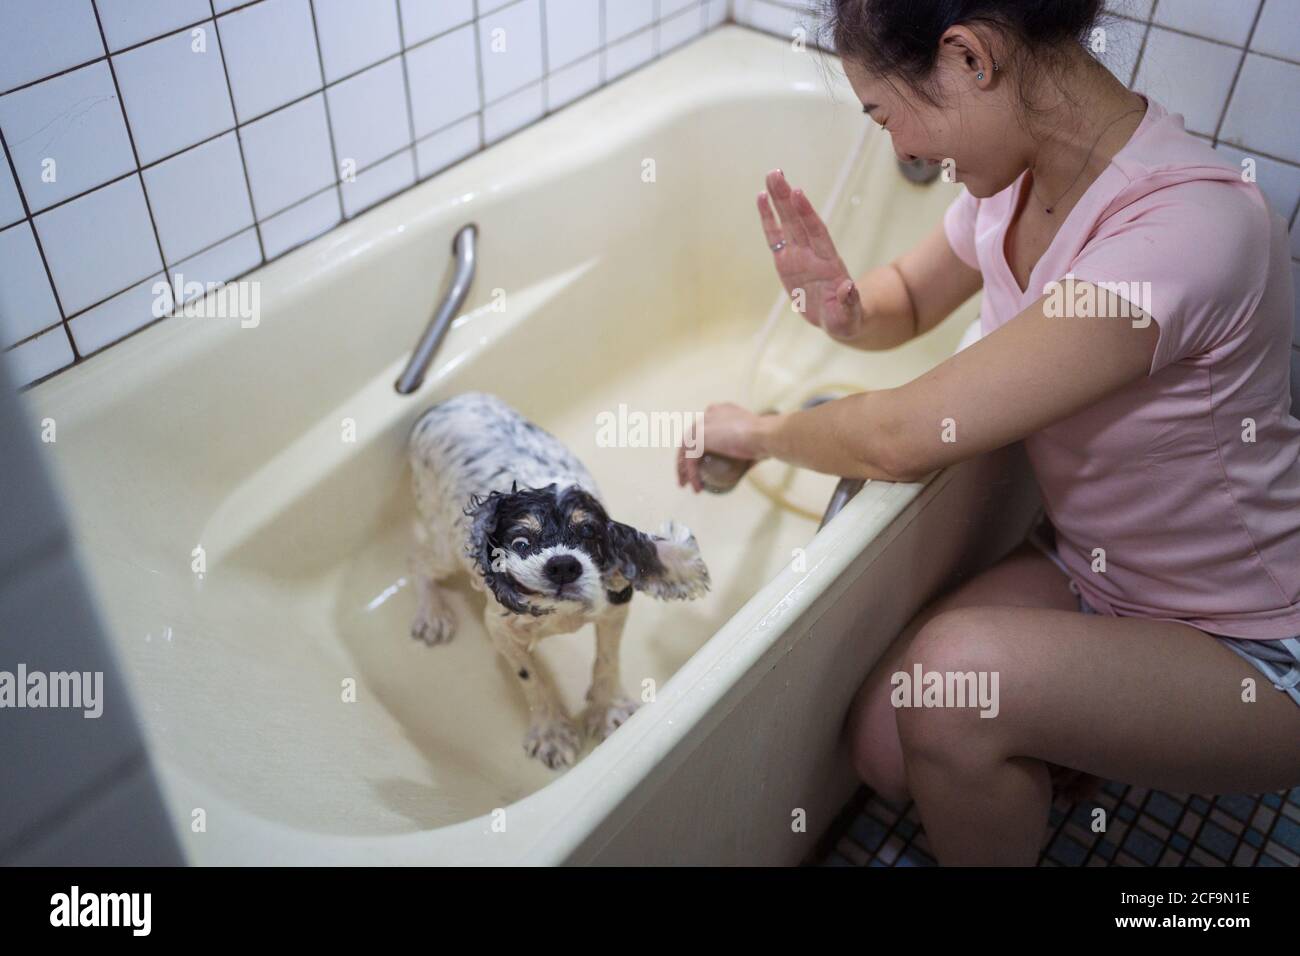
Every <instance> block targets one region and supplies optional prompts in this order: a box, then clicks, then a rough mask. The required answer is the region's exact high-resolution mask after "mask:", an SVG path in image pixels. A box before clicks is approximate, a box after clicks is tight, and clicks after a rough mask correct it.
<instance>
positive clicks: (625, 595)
mask: <svg viewBox="0 0 1300 956" xmlns="http://www.w3.org/2000/svg"><path fill="white" fill-rule="evenodd" d="M605 596H606V597H607V598H609V603H610V604H626V603H627V602H628V601H630V600H632V585H630V584H629V585H628V586H627V587H625V588H624V589H623V590H621V591H611V590H609V589H608V588H606V589H605Z"/></svg>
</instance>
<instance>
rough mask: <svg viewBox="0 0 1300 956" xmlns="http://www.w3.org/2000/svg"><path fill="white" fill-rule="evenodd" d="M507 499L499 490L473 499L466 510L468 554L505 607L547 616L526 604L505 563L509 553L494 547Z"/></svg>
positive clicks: (485, 582)
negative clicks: (468, 523)
mask: <svg viewBox="0 0 1300 956" xmlns="http://www.w3.org/2000/svg"><path fill="white" fill-rule="evenodd" d="M505 497H506V496H505V495H504V494H502V493H501V492H499V491H490V492H488V493H487V495H472V496H471V497H470V499H469V507H467V508H466V509H465V514H466V515H468V516H469V517H470V519H471V521H470V531H469V541H468V542H466V545H465V552H466V553H467V554H468V555H469V557H470V560H471V561H473V562H474V566H475V567H476V568H477V569H478V573H479V574H480V575H481V576H482V578H483V583H484V584H485V585H486V586H487V587H488V589H489V590H490V591H491V592H492V595H493V596H494V597H495V598H496V599H497V600H498V601H499V602H501V604H502V606H504V607H506V608H509V609H510V610H511V611H514V612H515V613H516V614H543V613H545V611H544V610H543V609H540V608H534V607H532V606H531V605H529V604H528V603H526V602H525V601H524V599H523V597H522V595H520V594H519V592H518V591H516V590H515V587H514V585H513V584H512V583H511V580H510V576H509V575H508V574H507V573H506V570H505V567H504V564H503V562H504V560H505V552H504V550H501V549H497V548H496V547H494V546H493V544H492V538H493V535H494V534H495V533H496V530H497V519H498V517H499V512H500V510H501V502H502V501H503V500H505Z"/></svg>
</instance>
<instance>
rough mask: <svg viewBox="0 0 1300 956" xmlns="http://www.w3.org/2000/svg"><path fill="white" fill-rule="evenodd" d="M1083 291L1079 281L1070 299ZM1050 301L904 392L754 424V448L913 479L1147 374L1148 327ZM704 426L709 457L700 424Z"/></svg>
mask: <svg viewBox="0 0 1300 956" xmlns="http://www.w3.org/2000/svg"><path fill="white" fill-rule="evenodd" d="M1087 285H1089V284H1088V283H1081V282H1076V283H1075V292H1076V294H1078V293H1079V290H1081V289H1084V288H1085V286H1087ZM1097 294H1098V296H1099V299H1100V300H1101V301H1106V300H1107V298H1108V297H1107V296H1106V294H1105V293H1102V292H1100V291H1099V292H1098V293H1097ZM1046 301H1047V298H1046V297H1044V298H1042V299H1039V300H1038V301H1037V302H1035V303H1034V304H1033V305H1032V306H1030V307H1029V308H1028V309H1026V310H1025V311H1024V312H1022V313H1020V314H1019V315H1017V316H1016V317H1015V318H1014V319H1012V320H1011V321H1009V322H1007V323H1006V324H1005V325H1003V326H1002V327H1000V328H999V329H997V330H996V331H995V332H993V333H992V334H991V335H988V336H986V337H985V338H983V339H981V340H980V341H979V342H976V343H975V344H974V345H972V346H970V347H969V348H966V349H963V350H962V351H961V352H958V353H957V354H956V355H954V356H953V357H952V358H950V359H948V360H947V361H945V362H943V363H942V364H940V365H938V366H936V367H935V368H933V369H931V370H930V371H929V372H927V373H925V374H924V375H922V376H920V377H919V378H917V379H915V380H914V381H912V382H909V383H908V384H906V385H903V386H900V387H898V388H892V389H886V390H882V391H878V392H864V393H861V394H858V395H850V396H848V397H847V398H843V399H840V400H838V401H834V402H828V403H826V404H824V405H820V406H818V407H816V408H812V409H808V410H807V411H799V412H790V413H787V414H781V415H764V416H754V419H753V420H752V421H750V422H749V424H748V428H749V430H751V431H752V433H753V437H752V439H751V441H752V444H753V449H752V450H754V451H756V452H757V454H758V456H759V457H775V458H779V459H781V460H783V461H788V462H790V463H792V464H795V465H800V466H802V467H805V468H810V469H812V470H814V471H820V472H825V473H827V474H833V475H841V476H843V477H847V478H883V479H886V480H892V481H913V480H917V479H919V478H921V477H922V476H924V475H926V474H928V473H930V472H931V471H933V470H935V469H936V468H942V467H944V466H946V465H951V464H955V463H956V462H959V461H964V460H965V459H968V458H973V457H974V456H976V455H979V454H981V453H983V452H986V451H990V450H992V449H994V448H1000V447H1002V446H1003V445H1007V444H1010V443H1012V442H1015V441H1018V440H1020V439H1021V438H1024V437H1025V436H1026V435H1030V434H1032V433H1033V432H1036V431H1038V430H1040V429H1042V428H1044V427H1046V426H1047V425H1050V424H1052V423H1053V422H1056V421H1060V420H1061V419H1063V418H1067V417H1069V416H1070V415H1072V414H1074V413H1076V412H1078V411H1080V410H1081V409H1083V408H1086V407H1087V406H1089V405H1091V404H1093V403H1095V402H1097V401H1099V400H1100V399H1102V398H1104V397H1105V396H1107V395H1108V394H1110V393H1112V392H1115V391H1117V390H1119V389H1121V388H1123V387H1124V386H1126V385H1128V384H1129V383H1131V382H1134V381H1136V380H1138V379H1140V378H1142V377H1143V376H1144V375H1147V374H1148V372H1149V370H1150V367H1151V359H1152V355H1153V354H1154V352H1155V347H1156V340H1157V338H1158V335H1159V329H1158V327H1157V325H1156V323H1155V322H1154V321H1134V320H1131V319H1126V318H1104V317H1102V318H1066V317H1052V316H1049V315H1047V314H1045V311H1044V303H1045V302H1046ZM1110 301H1111V302H1112V303H1113V302H1114V300H1113V299H1111V300H1110ZM1099 311H1102V312H1103V313H1109V314H1110V315H1116V314H1123V312H1122V311H1121V310H1117V309H1114V308H1103V309H1100V310H1099ZM1144 319H1145V317H1144ZM746 414H748V413H746ZM704 427H705V431H704V437H705V447H706V448H709V449H710V450H712V444H711V442H710V441H709V432H708V430H707V429H708V427H709V419H708V416H707V414H706V416H705V420H704ZM722 431H723V432H725V431H726V429H725V428H724V429H722ZM733 437H734V433H733ZM718 450H720V451H722V452H723V453H731V454H737V453H740V452H738V451H737V450H735V449H733V450H731V451H728V449H726V448H722V449H718Z"/></svg>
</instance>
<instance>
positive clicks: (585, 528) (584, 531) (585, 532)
mask: <svg viewBox="0 0 1300 956" xmlns="http://www.w3.org/2000/svg"><path fill="white" fill-rule="evenodd" d="M578 534H580V535H582V536H583V537H584V538H592V537H595V535H596V526H595V525H594V524H592V523H591V522H590V521H587V522H584V523H583V524H580V525H578Z"/></svg>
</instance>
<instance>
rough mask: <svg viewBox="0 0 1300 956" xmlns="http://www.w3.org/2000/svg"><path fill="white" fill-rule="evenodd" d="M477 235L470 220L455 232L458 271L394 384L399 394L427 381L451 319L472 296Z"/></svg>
mask: <svg viewBox="0 0 1300 956" xmlns="http://www.w3.org/2000/svg"><path fill="white" fill-rule="evenodd" d="M477 238H478V227H477V226H476V225H474V223H472V222H471V223H469V224H467V225H464V226H461V228H460V231H458V232H457V233H456V238H455V239H453V240H452V242H451V254H452V255H453V256H455V257H456V272H455V274H454V275H453V276H452V280H451V287H450V288H449V289H448V290H447V294H446V295H445V296H443V298H442V301H441V302H440V303H439V305H438V308H437V310H436V311H435V312H434V313H433V318H432V319H430V320H429V324H428V326H427V327H426V328H425V330H424V334H423V335H421V336H420V341H419V342H417V343H416V345H415V351H413V352H412V353H411V358H410V360H409V361H408V362H407V363H406V368H404V369H403V370H402V374H401V375H399V376H398V377H397V381H396V382H395V383H394V385H393V387H394V388H395V389H397V394H399V395H410V394H411V393H412V392H414V391H415V390H416V389H417V388H419V387H420V384H421V383H422V382H423V381H424V376H425V373H426V372H428V371H429V366H430V365H431V364H432V363H433V356H434V354H435V353H436V352H437V351H438V346H439V345H441V344H442V339H443V336H445V335H446V334H447V330H448V329H449V328H451V320H452V319H454V318H455V317H456V313H457V312H459V311H460V307H461V306H462V305H464V304H465V298H466V297H467V296H468V295H469V287H470V285H471V284H473V282H474V271H475V268H476V267H477V265H478V258H477V256H476V254H475V241H476V240H477Z"/></svg>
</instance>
